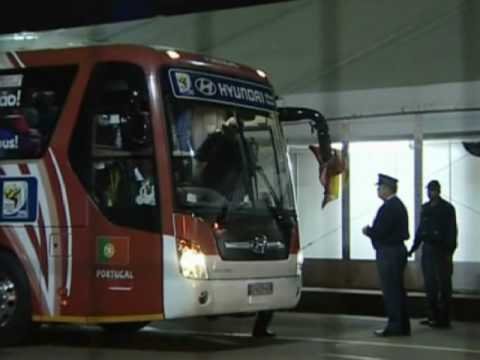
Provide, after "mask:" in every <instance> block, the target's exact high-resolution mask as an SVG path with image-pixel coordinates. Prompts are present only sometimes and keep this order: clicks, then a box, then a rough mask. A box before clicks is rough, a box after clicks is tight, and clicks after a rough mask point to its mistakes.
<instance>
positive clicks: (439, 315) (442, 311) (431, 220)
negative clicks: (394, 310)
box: [408, 180, 458, 328]
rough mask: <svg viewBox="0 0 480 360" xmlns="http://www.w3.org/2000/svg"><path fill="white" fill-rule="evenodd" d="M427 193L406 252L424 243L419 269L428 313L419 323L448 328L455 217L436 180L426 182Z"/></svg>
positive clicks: (451, 206)
mask: <svg viewBox="0 0 480 360" xmlns="http://www.w3.org/2000/svg"><path fill="white" fill-rule="evenodd" d="M427 192H428V198H429V199H430V201H428V202H427V203H425V204H424V205H423V206H422V213H421V216H420V224H419V226H418V229H417V231H416V234H415V241H414V243H413V246H412V248H411V250H410V251H409V252H408V255H409V256H411V255H412V254H413V253H414V252H415V251H416V250H417V249H418V248H419V247H420V245H421V244H422V243H423V248H422V271H423V277H424V283H425V292H426V295H427V303H428V309H429V311H428V312H429V315H428V318H427V319H426V320H422V321H421V324H423V325H429V326H432V327H438V328H448V327H450V314H449V313H450V299H451V297H452V273H453V260H452V258H453V253H454V252H455V249H456V248H457V233H458V231H457V220H456V215H455V208H454V207H453V205H452V204H450V203H449V202H447V201H445V200H444V199H442V198H441V197H440V183H439V182H438V181H437V180H432V181H430V182H429V183H428V185H427Z"/></svg>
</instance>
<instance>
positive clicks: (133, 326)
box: [101, 321, 149, 334]
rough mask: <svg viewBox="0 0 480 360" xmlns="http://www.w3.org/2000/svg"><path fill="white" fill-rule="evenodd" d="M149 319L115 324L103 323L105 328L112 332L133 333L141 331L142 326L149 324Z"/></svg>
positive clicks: (102, 325)
mask: <svg viewBox="0 0 480 360" xmlns="http://www.w3.org/2000/svg"><path fill="white" fill-rule="evenodd" d="M148 324H149V322H148V321H137V322H126V323H114V324H110V323H109V324H101V327H102V328H103V330H105V331H107V332H109V333H112V334H133V333H136V332H137V331H139V330H140V329H141V328H143V327H145V326H147V325H148Z"/></svg>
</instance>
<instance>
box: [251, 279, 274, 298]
mask: <svg viewBox="0 0 480 360" xmlns="http://www.w3.org/2000/svg"><path fill="white" fill-rule="evenodd" d="M272 294H273V283H271V282H263V283H254V284H248V296H261V295H272Z"/></svg>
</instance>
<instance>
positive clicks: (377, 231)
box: [363, 174, 410, 336]
mask: <svg viewBox="0 0 480 360" xmlns="http://www.w3.org/2000/svg"><path fill="white" fill-rule="evenodd" d="M397 182H398V180H397V179H395V178H393V177H390V176H388V175H384V174H379V175H378V182H377V186H378V187H377V194H378V197H379V198H381V199H382V200H383V201H384V203H383V205H382V206H381V207H380V209H378V212H377V215H376V216H375V219H374V221H373V225H372V226H365V227H364V228H363V234H364V235H366V236H368V237H369V238H370V239H371V241H372V245H373V248H374V249H375V251H376V262H377V270H378V274H379V278H380V285H381V289H382V292H383V297H384V304H385V312H386V314H387V317H388V322H387V326H386V327H385V328H384V329H381V330H376V331H375V333H374V334H375V335H376V336H407V335H410V319H409V316H408V309H407V293H406V291H405V287H404V279H403V276H404V272H405V267H406V265H407V249H406V247H405V244H404V241H405V240H407V239H408V238H409V233H408V214H407V209H406V208H405V205H403V203H402V201H401V200H400V199H399V198H398V197H397V196H396V193H397Z"/></svg>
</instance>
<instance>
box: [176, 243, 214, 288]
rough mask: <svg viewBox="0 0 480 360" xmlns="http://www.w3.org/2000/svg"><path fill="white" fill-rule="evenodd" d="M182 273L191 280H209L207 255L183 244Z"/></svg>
mask: <svg viewBox="0 0 480 360" xmlns="http://www.w3.org/2000/svg"><path fill="white" fill-rule="evenodd" d="M178 253H179V254H178V255H179V262H180V272H181V273H182V275H183V276H185V277H186V278H190V279H208V272H207V262H206V259H205V255H204V254H203V252H202V251H201V250H200V249H199V248H198V247H194V246H192V245H191V244H188V243H187V242H183V241H182V242H181V243H180V246H179V249H178Z"/></svg>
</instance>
